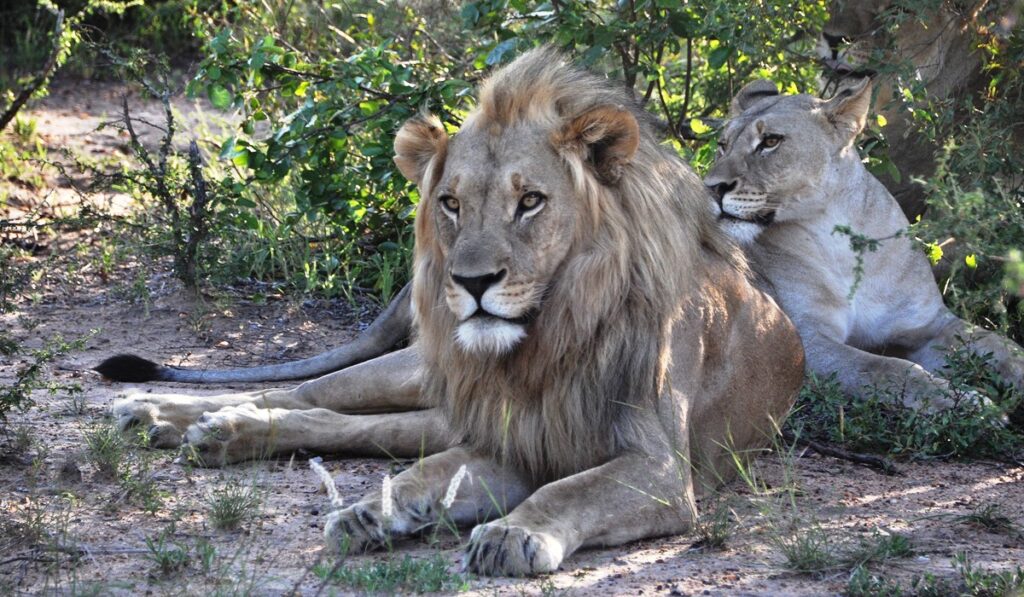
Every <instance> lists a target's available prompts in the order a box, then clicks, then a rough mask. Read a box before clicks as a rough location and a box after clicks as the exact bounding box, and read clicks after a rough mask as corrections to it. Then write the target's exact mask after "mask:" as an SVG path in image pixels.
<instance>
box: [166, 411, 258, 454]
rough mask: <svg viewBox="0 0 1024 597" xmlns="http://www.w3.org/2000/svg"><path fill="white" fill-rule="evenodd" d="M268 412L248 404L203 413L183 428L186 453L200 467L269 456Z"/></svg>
mask: <svg viewBox="0 0 1024 597" xmlns="http://www.w3.org/2000/svg"><path fill="white" fill-rule="evenodd" d="M271 429H272V421H271V416H270V411H269V410H266V409H260V408H257V407H256V406H255V405H252V404H243V405H241V406H228V407H225V408H222V409H220V410H218V411H216V412H212V413H206V414H204V415H203V416H201V417H199V420H197V421H196V422H195V423H193V424H191V425H189V426H188V429H186V430H185V436H184V444H185V445H184V446H183V448H184V449H185V451H186V454H185V455H186V456H187V457H188V458H189V459H190V460H192V461H193V462H195V463H196V464H198V465H200V466H211V467H216V466H224V465H225V464H229V463H232V462H239V461H241V460H247V459H258V458H263V457H267V456H269V455H270V454H269V449H268V447H267V441H268V439H269V437H270V436H271Z"/></svg>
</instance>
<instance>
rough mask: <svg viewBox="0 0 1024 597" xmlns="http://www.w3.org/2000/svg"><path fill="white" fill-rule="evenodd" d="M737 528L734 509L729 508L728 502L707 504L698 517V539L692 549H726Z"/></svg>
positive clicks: (696, 528) (696, 529) (696, 526)
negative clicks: (733, 513)
mask: <svg viewBox="0 0 1024 597" xmlns="http://www.w3.org/2000/svg"><path fill="white" fill-rule="evenodd" d="M735 527H736V525H735V521H734V520H733V516H732V509H731V508H730V507H729V503H728V501H725V500H720V501H718V502H717V503H714V504H706V506H705V508H704V509H703V510H701V511H700V513H699V514H698V516H697V521H696V523H695V525H694V530H695V531H696V532H697V537H698V539H697V541H696V542H695V543H694V544H693V546H692V547H691V549H700V550H703V551H718V550H721V549H725V545H726V543H728V542H729V538H731V537H732V534H733V532H734V531H735Z"/></svg>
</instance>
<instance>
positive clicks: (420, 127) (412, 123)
mask: <svg viewBox="0 0 1024 597" xmlns="http://www.w3.org/2000/svg"><path fill="white" fill-rule="evenodd" d="M447 149H448V133H447V132H446V131H445V130H444V125H443V124H441V121H440V120H439V119H438V118H437V117H436V116H434V115H432V114H420V115H418V116H414V117H412V118H410V119H409V120H407V121H406V122H405V124H403V125H402V128H401V129H399V131H398V134H397V135H396V136H395V164H396V165H397V166H398V169H399V170H400V171H401V172H402V175H403V176H405V177H406V178H408V179H409V180H411V181H412V182H413V183H415V184H416V186H417V187H419V188H420V190H421V191H423V190H424V183H427V184H429V183H431V182H432V181H429V180H425V177H426V175H427V173H428V171H433V172H438V173H439V172H440V167H439V166H441V165H443V163H444V157H445V153H446V151H447Z"/></svg>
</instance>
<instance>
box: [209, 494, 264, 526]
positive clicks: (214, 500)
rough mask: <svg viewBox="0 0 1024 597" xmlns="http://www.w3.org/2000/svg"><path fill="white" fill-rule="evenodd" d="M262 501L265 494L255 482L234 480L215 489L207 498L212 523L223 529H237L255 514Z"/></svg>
mask: <svg viewBox="0 0 1024 597" xmlns="http://www.w3.org/2000/svg"><path fill="white" fill-rule="evenodd" d="M262 501H263V496H262V495H261V494H260V492H259V489H258V488H257V487H256V485H255V483H253V484H249V485H243V484H240V483H236V482H232V483H228V484H227V485H225V486H224V487H220V488H218V489H214V490H213V491H212V492H211V493H210V495H209V496H208V498H207V507H208V509H209V520H210V524H211V525H212V526H213V528H215V529H220V530H223V531H232V530H234V529H237V528H238V527H239V526H240V525H241V524H242V523H243V522H244V521H246V520H248V519H250V518H252V517H253V516H254V515H255V513H256V510H258V509H259V507H260V504H261V503H262Z"/></svg>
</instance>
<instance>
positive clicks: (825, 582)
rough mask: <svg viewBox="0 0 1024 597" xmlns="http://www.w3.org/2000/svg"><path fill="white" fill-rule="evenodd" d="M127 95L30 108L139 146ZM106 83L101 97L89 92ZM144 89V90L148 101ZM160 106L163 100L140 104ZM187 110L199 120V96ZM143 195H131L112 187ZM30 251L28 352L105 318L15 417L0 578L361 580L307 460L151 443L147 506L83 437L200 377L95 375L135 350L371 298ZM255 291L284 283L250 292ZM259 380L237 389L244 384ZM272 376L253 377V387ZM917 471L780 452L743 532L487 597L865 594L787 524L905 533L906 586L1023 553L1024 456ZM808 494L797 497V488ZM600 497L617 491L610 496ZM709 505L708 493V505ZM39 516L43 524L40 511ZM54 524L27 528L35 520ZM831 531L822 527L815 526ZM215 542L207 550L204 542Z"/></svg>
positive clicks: (325, 316)
mask: <svg viewBox="0 0 1024 597" xmlns="http://www.w3.org/2000/svg"><path fill="white" fill-rule="evenodd" d="M121 91H122V90H121V89H120V88H118V87H112V86H103V85H97V84H87V85H86V84H74V85H70V86H65V87H62V88H58V89H57V90H56V92H55V93H54V95H53V96H52V97H51V98H50V99H48V100H46V101H43V102H41V103H40V104H38V105H36V106H35V107H34V108H33V110H32V111H31V112H30V113H29V114H27V116H31V117H33V118H35V119H36V120H37V122H38V125H39V135H40V137H41V138H42V139H43V142H44V143H45V144H46V145H47V147H50V148H56V147H67V148H71V149H72V150H73V151H75V152H84V153H88V152H95V154H96V155H97V156H98V157H109V156H111V155H114V156H118V155H121V156H123V155H125V150H124V147H123V145H124V143H125V139H124V138H123V137H122V136H119V135H118V134H117V133H116V132H109V131H108V132H103V133H98V134H97V133H95V132H93V129H94V128H95V126H96V124H98V123H99V122H102V121H103V120H105V119H106V118H108V117H111V116H114V115H116V113H117V110H119V95H120V93H121ZM86 98H88V99H86ZM134 101H136V102H141V100H138V99H136V100H134ZM140 105H141V107H143V108H146V109H151V110H155V109H157V108H156V107H155V106H153V105H152V104H145V103H140ZM178 108H179V109H180V110H182V111H185V112H187V113H188V114H190V115H192V114H195V113H196V108H195V107H193V106H191V105H190V104H188V103H187V102H181V103H179V104H178ZM4 184H5V185H7V186H6V187H5V188H6V189H7V191H8V192H9V195H10V197H11V200H10V201H9V203H8V206H7V207H5V208H0V209H3V210H4V211H3V212H0V218H4V217H15V216H19V214H24V213H30V212H31V211H32V208H33V207H38V205H39V203H40V198H41V197H47V196H50V197H52V196H54V194H55V192H59V193H63V194H62V195H61V197H63V198H64V199H65V200H66V201H72V200H77V199H76V197H77V196H76V195H74V194H72V193H70V192H69V191H68V186H67V184H68V183H67V181H66V180H65V179H63V178H62V177H60V176H58V175H56V174H55V173H53V172H52V171H50V172H49V173H48V174H46V175H45V185H44V186H43V187H42V188H37V189H26V188H24V187H23V186H20V185H17V184H11V183H10V182H5V183H4ZM116 201H121V202H122V203H121V205H122V207H124V208H128V207H130V202H129V201H128V200H127V198H125V197H121V198H115V202H116ZM45 241H46V242H45V244H43V245H41V247H42V248H40V250H38V251H37V254H36V255H35V256H31V257H26V258H25V262H26V263H30V262H32V263H36V264H41V265H42V266H43V269H42V271H43V272H44V273H43V274H42V275H41V277H38V278H37V279H34V280H33V281H31V283H30V286H29V287H28V288H27V289H25V292H24V293H23V296H21V297H20V298H19V300H18V308H17V310H16V311H15V312H13V313H8V314H6V315H3V316H2V319H0V326H3V327H4V328H5V329H6V330H7V331H8V332H9V333H11V334H12V335H13V336H14V337H15V338H16V339H17V340H18V341H20V342H21V343H23V345H24V346H25V347H26V348H39V347H41V346H43V345H44V343H45V342H47V341H48V340H51V339H53V337H54V336H55V335H58V334H60V335H62V336H64V337H65V338H75V337H80V336H83V335H85V334H88V333H89V331H90V330H93V329H95V330H98V331H97V332H96V333H95V335H93V336H91V337H90V339H89V340H88V342H87V345H86V348H85V349H84V350H82V351H80V352H76V353H73V354H72V355H70V356H68V357H66V358H64V359H62V360H60V362H59V365H60V367H54V368H52V369H51V371H50V374H51V378H52V379H54V380H56V381H58V382H61V383H77V384H79V385H80V386H81V388H82V392H81V395H80V396H79V397H78V398H75V399H72V398H70V397H69V396H68V395H67V394H66V393H64V392H58V393H57V394H55V395H49V394H48V393H47V392H45V391H37V392H36V393H35V394H34V398H35V401H36V403H37V405H36V406H35V407H34V408H32V409H30V410H28V411H27V412H23V413H19V412H16V413H14V414H13V415H12V416H11V418H10V420H9V424H8V428H9V430H11V431H10V432H9V433H8V435H7V436H6V437H3V436H0V444H2V446H3V448H2V454H3V457H2V459H0V517H2V520H0V530H2V532H0V535H3V534H4V533H6V536H0V592H3V593H14V594H21V593H41V592H45V593H49V592H55V593H76V594H77V593H90V594H109V593H114V594H133V595H134V594H152V595H165V594H166V595H178V594H198V593H211V592H212V593H245V594H260V595H263V594H269V595H276V594H285V593H290V592H292V591H294V592H297V593H299V594H310V595H312V594H317V593H320V592H322V593H324V594H345V593H350V592H353V589H352V588H351V587H348V586H344V585H330V584H328V585H326V586H325V585H324V583H323V582H322V581H321V579H320V578H319V577H318V576H317V575H316V574H315V573H314V571H313V570H312V567H313V564H314V563H317V562H319V563H321V564H322V565H326V566H327V567H328V568H329V567H330V566H332V565H334V559H333V555H332V554H331V553H329V552H328V551H327V550H326V549H325V548H324V544H323V540H322V531H323V522H324V514H325V513H326V511H327V510H328V509H329V503H328V498H327V496H326V495H325V494H324V493H323V492H322V491H321V490H320V488H319V482H318V480H317V478H316V477H315V476H314V475H313V474H312V473H311V471H310V470H309V466H308V463H307V460H308V458H310V457H311V456H316V455H315V454H304V453H302V454H296V455H294V457H292V458H288V457H284V458H281V459H279V460H271V461H264V462H257V463H252V464H247V465H236V466H232V467H229V468H226V469H223V470H207V469H194V468H191V467H188V466H184V465H181V464H176V463H174V462H173V461H174V458H175V456H177V454H174V453H171V452H160V451H148V452H146V451H144V452H141V453H142V454H143V457H144V458H148V459H150V460H151V463H150V468H149V473H148V475H146V476H145V478H146V479H148V480H149V481H151V483H152V484H153V486H154V487H155V488H156V489H158V490H159V492H160V494H161V495H162V499H161V503H160V504H159V506H158V507H157V508H156V509H155V512H153V513H149V512H147V511H146V510H145V508H144V504H142V503H141V501H140V500H139V499H138V496H137V495H133V494H132V493H131V492H128V491H126V490H125V485H124V484H123V483H120V482H118V481H117V480H116V479H110V478H107V477H105V476H104V475H103V474H102V473H101V472H100V471H98V470H97V469H96V467H95V466H94V465H93V464H91V463H90V462H89V460H88V458H87V451H86V448H85V444H84V442H85V437H86V435H87V434H88V433H89V432H90V431H91V430H93V429H95V428H97V427H98V426H100V425H102V424H104V422H105V417H106V415H107V412H108V410H109V406H110V404H111V402H112V401H113V400H114V399H115V398H117V397H119V396H122V395H124V394H125V393H127V392H129V391H150V390H152V391H175V392H180V391H182V390H186V389H187V390H188V391H193V392H194V393H196V394H200V393H213V392H216V391H224V390H226V389H228V388H225V387H220V388H213V389H211V388H194V389H191V388H185V387H183V386H180V385H174V384H150V385H145V386H131V385H128V384H110V383H106V382H104V381H102V380H101V379H99V378H98V376H96V375H95V374H93V373H92V372H90V371H88V368H89V367H90V366H92V365H95V364H96V363H98V362H99V361H100V360H102V359H103V358H105V357H107V356H110V355H112V354H115V353H117V352H121V351H126V350H130V351H132V352H136V353H139V354H142V355H144V356H149V357H151V358H154V359H157V360H163V361H165V362H171V363H174V364H185V365H192V366H197V367H213V366H244V365H254V364H262V363H271V362H280V361H283V360H288V359H293V358H298V357H304V356H309V355H312V354H316V353H317V352H319V351H321V350H323V349H324V348H325V347H331V346H335V345H337V344H339V343H342V342H344V341H346V340H347V339H349V338H351V337H352V335H353V334H354V333H356V332H357V331H358V329H359V326H360V324H361V323H363V324H365V323H366V322H368V321H369V320H370V319H371V318H372V315H373V313H374V307H373V305H372V303H370V302H367V304H365V305H359V306H356V307H353V306H351V305H348V304H345V303H337V302H327V301H302V300H293V299H287V298H280V299H275V298H274V297H275V295H274V294H273V293H255V292H254V291H253V288H252V287H240V288H238V289H220V290H217V291H216V294H214V295H206V296H203V297H199V298H196V297H193V296H191V295H190V294H189V293H187V292H185V291H184V290H183V289H182V288H181V287H180V286H179V285H178V283H177V282H176V281H175V280H174V279H173V277H172V276H171V274H170V273H169V268H168V267H167V264H159V263H158V264H157V266H156V267H152V268H151V269H150V270H149V271H148V273H147V275H146V276H145V278H144V280H143V282H144V285H145V288H146V293H145V294H147V295H148V298H147V299H145V300H140V298H139V292H138V291H137V290H138V289H136V292H135V293H132V292H130V291H128V290H127V289H128V288H129V287H131V286H132V284H133V280H135V278H136V276H137V272H138V263H137V261H136V260H134V259H133V258H132V257H131V256H124V257H122V258H121V259H120V260H118V261H117V263H116V265H115V267H114V268H113V270H112V271H106V270H102V271H101V268H99V267H98V266H96V264H95V263H96V256H95V250H94V249H95V247H96V246H98V243H99V241H98V240H97V238H96V234H95V231H91V230H79V231H75V232H67V233H62V234H58V235H57V236H52V237H47V238H46V239H45ZM254 294H260V295H263V296H269V297H270V298H267V299H263V300H260V301H253V300H251V297H252V296H253V295H254ZM28 360H29V359H28V357H27V355H25V354H22V355H20V356H15V357H0V384H9V383H10V382H11V381H12V380H13V379H14V377H15V375H16V372H17V371H18V370H19V368H20V367H23V366H24V365H25V363H26V362H27V361H28ZM238 387H243V386H233V387H232V388H230V389H236V388H238ZM247 387H253V386H247ZM322 456H323V457H324V458H325V463H324V464H325V466H326V467H327V468H328V470H329V471H331V473H332V474H333V475H334V477H335V480H336V482H337V484H338V486H339V489H340V491H341V495H342V497H343V498H344V499H345V501H346V502H348V503H351V502H352V501H354V500H356V499H358V498H360V497H361V496H363V495H364V494H366V493H367V492H371V491H379V488H380V485H381V480H382V478H383V477H384V475H386V474H388V473H390V472H392V471H393V470H394V468H395V467H396V466H402V465H403V464H405V463H394V462H389V461H387V460H371V459H355V458H344V457H342V456H339V455H327V454H325V455H322ZM901 469H902V471H903V474H902V475H900V476H886V475H882V474H879V473H877V472H875V471H873V470H870V469H866V468H863V467H859V466H855V465H853V464H850V463H848V462H845V461H840V460H835V459H832V458H824V457H820V456H817V455H815V454H813V453H804V452H801V451H799V450H797V451H795V452H794V453H793V454H791V455H780V454H768V455H766V456H764V457H762V458H760V459H759V461H758V464H757V466H756V467H755V470H756V472H757V474H758V477H759V480H760V484H759V485H758V487H759V488H760V489H759V490H757V491H755V490H753V489H752V488H751V487H750V486H749V485H747V484H744V483H742V482H738V481H737V482H734V483H732V484H731V485H729V486H728V487H726V488H725V489H724V490H723V495H724V496H726V498H727V500H726V501H725V502H724V505H721V504H719V505H718V506H717V507H720V508H723V507H727V508H729V509H730V510H731V513H730V518H731V520H732V524H731V527H732V532H731V536H730V537H729V538H728V540H727V541H726V544H725V547H724V548H722V549H719V550H709V549H703V548H701V547H700V546H699V540H700V536H699V535H698V534H697V533H694V534H690V535H683V536H677V537H670V538H664V539H657V540H649V541H641V542H638V543H633V544H630V545H626V546H621V547H615V548H607V549H593V550H585V551H582V552H579V553H577V554H574V555H573V556H571V557H570V558H568V559H567V560H566V561H565V562H564V564H563V565H562V567H561V569H560V570H559V571H558V572H557V573H556V574H552V575H550V576H548V577H544V578H540V579H480V578H469V579H468V580H467V586H468V589H469V591H470V592H471V593H487V594H491V593H495V594H509V593H511V594H520V593H522V594H562V593H569V594H588V595H589V594H632V595H827V594H841V593H843V592H844V591H845V590H846V586H847V582H848V579H849V576H850V570H851V568H850V566H849V565H839V564H837V565H835V566H831V567H828V568H827V569H825V570H823V571H820V572H819V573H817V574H811V575H807V574H798V573H796V572H793V571H791V570H790V569H789V567H788V566H787V562H786V558H785V556H784V555H783V553H782V550H781V549H780V546H779V544H778V540H779V538H780V537H786V536H789V534H790V533H791V532H794V531H795V532H798V533H802V534H803V536H821V537H825V538H827V541H828V542H829V544H830V545H831V546H832V548H836V549H840V550H842V549H849V548H851V547H852V546H855V545H857V544H858V543H859V542H860V541H861V540H869V539H870V538H872V537H877V536H878V535H879V534H883V535H884V534H889V533H898V534H901V535H903V536H906V537H907V538H908V539H909V540H910V543H911V545H912V547H913V554H912V555H910V556H909V557H903V558H898V559H891V560H888V561H886V562H883V563H879V564H873V565H871V566H870V569H871V570H872V571H873V572H875V573H878V574H884V575H885V576H886V577H888V578H890V579H892V580H896V581H899V582H901V583H902V584H903V585H904V586H905V587H906V586H908V585H909V583H910V581H911V579H912V578H913V577H914V576H917V575H922V574H926V573H928V574H933V575H935V576H937V577H942V578H950V579H952V578H954V576H955V572H954V556H955V555H956V554H957V553H961V552H963V553H966V554H967V555H968V556H969V557H970V559H971V561H972V563H973V565H974V566H975V567H976V568H981V569H986V570H994V571H1004V570H1009V569H1011V568H1012V567H1014V566H1016V565H1018V564H1020V563H1021V562H1024V538H1022V537H1021V535H1020V534H1019V529H1020V528H1021V527H1024V466H1021V465H1020V464H1006V463H992V462H942V461H933V462H917V463H901ZM246 484H250V485H252V484H254V485H255V486H256V487H258V488H259V496H260V505H259V506H258V507H256V508H254V509H253V512H252V518H251V520H248V521H246V522H245V523H244V524H243V525H242V528H241V530H236V531H222V530H216V529H214V528H213V526H212V524H211V521H210V515H209V504H210V501H211V499H210V496H211V495H212V494H213V493H214V492H215V491H216V490H218V489H221V488H224V487H227V486H231V485H236V486H238V485H246ZM791 495H792V496H794V499H793V500H792V501H790V500H789V496H791ZM597 499H600V496H597ZM989 504H997V505H999V507H1000V513H1001V514H1002V515H1004V516H1006V517H1007V519H1008V522H1009V523H1010V525H1011V526H1012V527H1013V528H1011V529H1009V530H1007V529H1005V528H1004V529H999V528H997V529H986V528H985V527H984V526H982V525H980V524H978V523H977V522H976V521H975V522H972V521H971V519H970V515H971V514H972V513H977V512H978V511H979V510H980V509H982V508H984V507H985V506H986V505H989ZM705 506H706V507H707V508H708V509H710V505H707V504H706V505H705ZM35 523H38V524H35ZM33 528H35V529H38V530H39V532H37V533H33V532H29V531H31V529H33ZM815 533H817V535H815ZM161 535H162V536H164V537H165V547H167V546H172V545H173V546H178V547H181V548H182V549H184V550H187V551H188V552H189V553H190V554H192V555H191V558H190V561H189V562H188V563H187V564H185V565H184V566H182V567H180V568H176V569H173V570H170V571H169V572H166V573H164V572H162V571H161V570H160V569H159V566H158V565H157V562H156V561H155V560H156V558H155V556H154V552H155V551H158V550H159V548H157V549H154V548H153V547H149V546H147V539H148V540H149V543H150V544H151V545H154V546H155V543H154V542H155V541H157V538H158V537H160V536H161ZM467 538H468V533H467V532H466V531H465V530H463V532H462V533H461V537H459V538H456V537H454V536H452V535H451V534H450V533H441V534H440V535H439V537H438V538H436V542H435V543H433V544H431V543H430V542H428V541H426V540H419V539H417V540H408V541H403V542H401V543H399V544H396V545H395V546H394V550H393V552H392V553H387V554H377V555H369V556H360V557H356V558H352V559H350V560H349V561H347V562H345V563H344V566H348V567H352V568H355V567H359V566H362V565H364V564H366V563H368V562H376V561H385V560H393V561H395V560H400V559H401V558H402V557H404V556H405V555H406V554H409V555H412V556H414V557H418V558H430V557H435V556H437V555H438V554H439V555H440V557H442V558H444V559H445V560H446V561H447V562H449V564H450V568H451V569H452V570H453V571H454V570H457V565H458V559H459V555H460V553H461V552H460V545H461V543H462V542H464V541H465V540H466V539H467ZM203 545H208V546H211V547H208V548H205V549H207V551H206V552H205V553H207V554H211V553H213V554H214V555H210V557H209V561H208V562H207V563H204V561H203V558H202V556H201V555H200V554H201V553H202V549H203V548H202V546H203Z"/></svg>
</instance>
